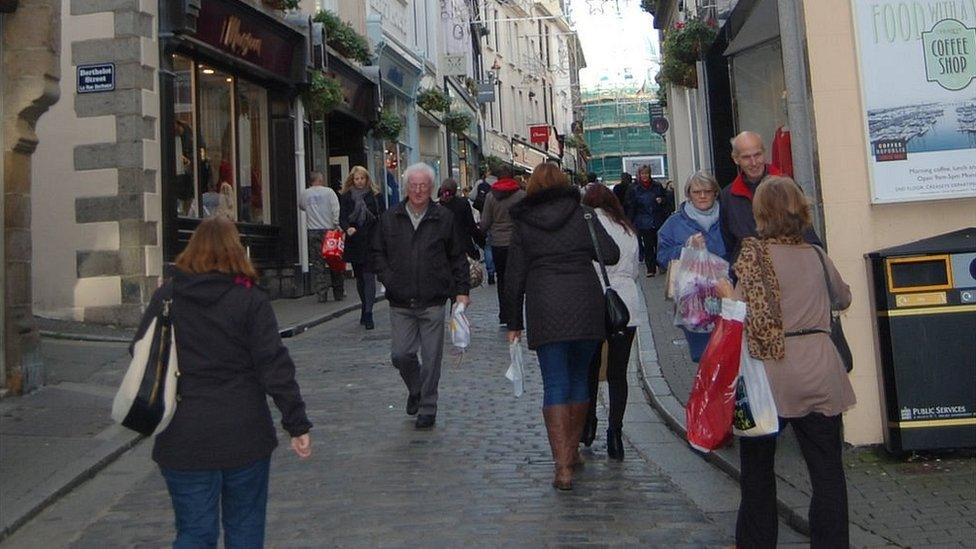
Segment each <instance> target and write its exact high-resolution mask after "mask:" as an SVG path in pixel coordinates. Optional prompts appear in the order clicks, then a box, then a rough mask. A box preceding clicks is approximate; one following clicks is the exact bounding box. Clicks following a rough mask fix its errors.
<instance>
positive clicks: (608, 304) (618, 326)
mask: <svg viewBox="0 0 976 549" xmlns="http://www.w3.org/2000/svg"><path fill="white" fill-rule="evenodd" d="M583 218H584V219H586V228H587V229H589V231H590V240H591V241H592V242H593V249H595V250H596V256H597V262H598V263H599V264H600V272H601V273H603V284H604V286H606V290H605V291H604V293H603V300H604V302H605V307H604V309H605V315H604V322H605V324H606V327H607V337H613V336H615V335H619V334H622V333H623V332H625V331H626V330H627V324H629V323H630V311H628V310H627V304H626V303H624V300H623V299H621V298H620V295H619V294H617V291H616V290H614V289H613V288H611V287H610V277H609V276H608V275H607V266H606V265H604V264H603V253H602V252H601V251H600V242H599V240H597V238H596V229H594V228H593V214H592V213H590V212H586V213H584V214H583Z"/></svg>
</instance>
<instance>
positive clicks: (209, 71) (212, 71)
mask: <svg viewBox="0 0 976 549" xmlns="http://www.w3.org/2000/svg"><path fill="white" fill-rule="evenodd" d="M213 73H214V70H213V69H203V74H213Z"/></svg>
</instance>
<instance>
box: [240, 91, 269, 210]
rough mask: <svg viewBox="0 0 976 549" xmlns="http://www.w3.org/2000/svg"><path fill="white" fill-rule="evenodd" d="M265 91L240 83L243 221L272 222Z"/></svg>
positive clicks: (241, 202) (266, 97) (241, 208)
mask: <svg viewBox="0 0 976 549" xmlns="http://www.w3.org/2000/svg"><path fill="white" fill-rule="evenodd" d="M267 105H268V96H267V92H266V91H265V89H264V88H261V87H258V86H256V85H254V84H251V83H249V82H246V81H244V80H238V82H237V106H238V109H237V110H238V115H237V151H238V152H237V156H238V160H237V166H238V173H239V174H240V177H239V178H238V179H239V183H238V195H239V197H240V200H239V208H240V210H239V212H240V215H239V218H240V220H241V221H244V222H249V223H270V222H271V193H270V192H269V191H270V189H269V188H268V184H269V182H270V175H269V159H268V141H267V138H266V136H267V135H268V132H267V130H266V127H267V125H268V114H267V110H268V109H267Z"/></svg>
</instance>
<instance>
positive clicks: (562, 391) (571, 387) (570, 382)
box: [535, 339, 600, 406]
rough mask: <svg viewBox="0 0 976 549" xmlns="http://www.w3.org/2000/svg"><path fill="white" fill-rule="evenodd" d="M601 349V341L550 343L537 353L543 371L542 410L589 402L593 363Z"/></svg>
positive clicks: (540, 348)
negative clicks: (591, 365) (595, 354)
mask: <svg viewBox="0 0 976 549" xmlns="http://www.w3.org/2000/svg"><path fill="white" fill-rule="evenodd" d="M599 346H600V341H599V340H590V339H580V340H576V341H560V342H557V343H547V344H545V345H540V346H539V348H538V349H536V350H535V352H536V354H537V355H538V356H539V368H540V369H541V370H542V388H543V392H544V394H545V396H544V397H543V400H542V405H543V406H554V405H556V404H577V403H580V402H587V401H589V400H590V388H589V370H590V360H591V359H592V358H593V353H595V352H596V350H597V348H598V347H599Z"/></svg>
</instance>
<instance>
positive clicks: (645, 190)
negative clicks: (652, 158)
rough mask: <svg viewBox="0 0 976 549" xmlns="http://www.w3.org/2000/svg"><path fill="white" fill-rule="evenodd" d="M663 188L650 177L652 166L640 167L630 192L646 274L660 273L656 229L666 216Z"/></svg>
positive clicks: (634, 222) (632, 219)
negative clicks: (657, 262) (657, 261)
mask: <svg viewBox="0 0 976 549" xmlns="http://www.w3.org/2000/svg"><path fill="white" fill-rule="evenodd" d="M664 196H665V192H664V187H662V186H661V184H660V183H658V182H657V181H654V179H653V178H651V168H650V166H641V167H640V169H639V170H637V184H636V185H633V186H632V187H631V188H630V191H629V197H628V198H627V204H628V205H629V206H630V211H629V212H628V214H629V215H630V221H631V223H633V225H634V227H635V228H637V238H638V239H639V240H640V244H641V260H642V261H643V262H644V265H645V266H646V267H647V276H648V277H652V276H654V275H655V274H656V273H657V264H656V257H657V230H658V229H659V228H660V227H661V225H662V224H664V220H665V219H667V215H666V209H665V205H664Z"/></svg>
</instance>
